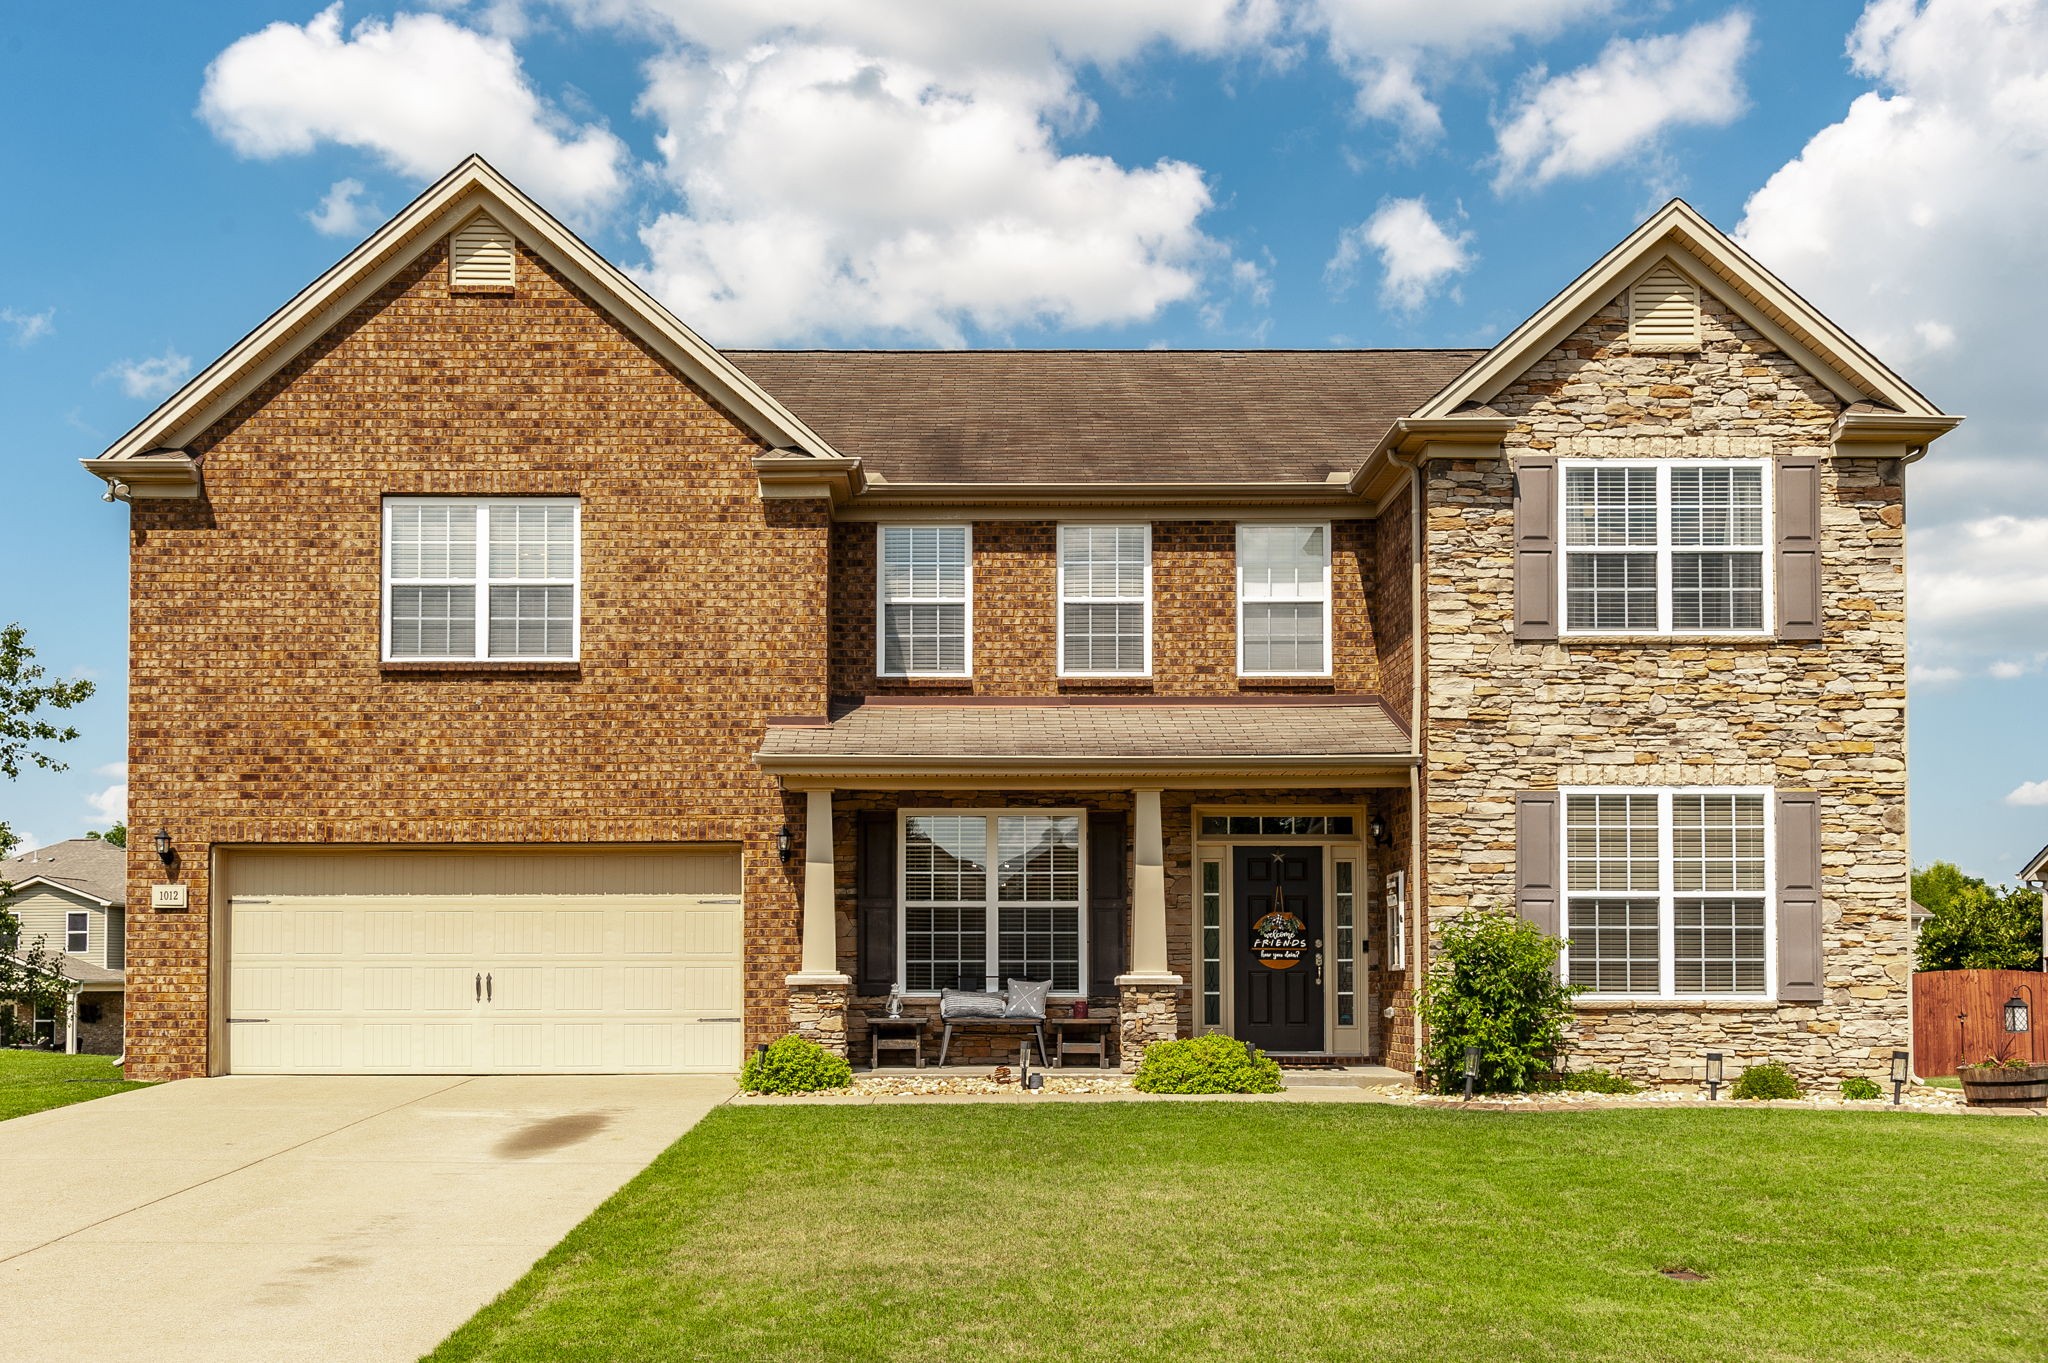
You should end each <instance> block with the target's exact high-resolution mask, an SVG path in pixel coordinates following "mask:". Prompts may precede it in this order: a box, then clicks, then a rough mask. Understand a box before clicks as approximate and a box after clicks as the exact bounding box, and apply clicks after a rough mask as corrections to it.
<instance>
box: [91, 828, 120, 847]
mask: <svg viewBox="0 0 2048 1363" xmlns="http://www.w3.org/2000/svg"><path fill="white" fill-rule="evenodd" d="M85 836H86V837H87V838H89V839H91V840H92V841H93V842H103V843H105V844H106V845H107V846H109V847H124V848H125V847H126V846H127V845H128V825H127V824H125V823H117V824H115V825H114V826H113V827H112V828H109V829H108V830H107V831H106V832H104V833H101V832H98V831H93V832H88V833H87V834H86V835H85Z"/></svg>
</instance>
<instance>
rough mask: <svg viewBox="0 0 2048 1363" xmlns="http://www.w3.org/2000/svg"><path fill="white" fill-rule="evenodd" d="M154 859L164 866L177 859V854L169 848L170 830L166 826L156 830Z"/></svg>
mask: <svg viewBox="0 0 2048 1363" xmlns="http://www.w3.org/2000/svg"><path fill="white" fill-rule="evenodd" d="M156 859H157V860H158V861H160V862H162V863H163V864H164V865H165V866H166V867H168V866H169V865H170V864H171V863H172V862H173V861H176V860H177V859H178V854H177V853H176V852H173V851H172V850H171V830H170V829H168V828H159V829H157V831H156Z"/></svg>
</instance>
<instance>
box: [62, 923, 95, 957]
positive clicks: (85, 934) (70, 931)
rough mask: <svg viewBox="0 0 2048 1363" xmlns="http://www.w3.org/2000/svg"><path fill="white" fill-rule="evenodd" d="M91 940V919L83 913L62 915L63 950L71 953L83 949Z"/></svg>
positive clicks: (86, 947)
mask: <svg viewBox="0 0 2048 1363" xmlns="http://www.w3.org/2000/svg"><path fill="white" fill-rule="evenodd" d="M91 942H92V928H91V920H90V919H88V918H87V917H86V916H85V915H84V914H83V913H77V912H73V913H67V914H65V915H64V950H66V951H68V952H71V953H73V954H74V955H75V954H77V953H78V952H81V951H85V950H86V949H88V947H89V946H90V945H91Z"/></svg>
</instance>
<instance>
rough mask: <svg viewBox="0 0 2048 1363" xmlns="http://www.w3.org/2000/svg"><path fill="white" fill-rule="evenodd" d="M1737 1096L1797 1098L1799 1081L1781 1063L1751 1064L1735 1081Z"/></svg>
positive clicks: (1800, 1095)
mask: <svg viewBox="0 0 2048 1363" xmlns="http://www.w3.org/2000/svg"><path fill="white" fill-rule="evenodd" d="M1733 1092H1734V1095H1735V1096H1736V1097H1737V1098H1755V1099H1767V1098H1799V1097H1803V1096H1804V1095H1803V1094H1801V1093H1800V1092H1799V1083H1798V1081H1797V1080H1795V1079H1794V1078H1793V1077H1792V1071H1790V1070H1788V1069H1786V1068H1785V1067H1784V1066H1783V1065H1777V1064H1771V1065H1751V1066H1750V1067H1749V1068H1748V1069H1746V1070H1744V1071H1743V1072H1742V1077H1741V1078H1740V1079H1737V1080H1736V1081H1735V1088H1734V1090H1733Z"/></svg>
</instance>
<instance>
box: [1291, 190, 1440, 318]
mask: <svg viewBox="0 0 2048 1363" xmlns="http://www.w3.org/2000/svg"><path fill="white" fill-rule="evenodd" d="M1471 240H1472V235H1471V233H1469V232H1458V233H1456V234H1453V233H1451V232H1447V231H1445V230H1444V227H1443V225H1442V224H1441V223H1439V222H1438V221H1437V220H1436V219H1435V218H1433V217H1431V216H1430V212H1429V205H1428V204H1427V203H1426V202H1424V201H1423V200H1422V199H1419V198H1416V199H1388V200H1386V201H1384V202H1383V203H1381V204H1380V206H1379V208H1378V209H1377V210H1376V211H1375V212H1374V213H1373V215H1372V216H1371V217H1370V218H1368V219H1366V220H1365V221H1364V222H1362V223H1359V224H1357V225H1356V226H1354V227H1348V228H1346V229H1345V230H1344V231H1343V232H1341V233H1339V234H1338V237H1337V253H1336V254H1335V255H1334V256H1332V257H1331V258H1330V261H1329V264H1328V265H1326V266H1325V267H1324V268H1323V278H1324V280H1325V282H1326V283H1328V284H1329V285H1330V286H1331V288H1332V289H1334V290H1335V291H1336V292H1337V293H1339V294H1341V293H1343V292H1344V291H1345V290H1346V289H1348V288H1349V287H1350V286H1351V284H1352V282H1353V280H1354V279H1356V277H1357V274H1358V269H1359V266H1360V265H1361V264H1362V262H1363V259H1364V256H1365V253H1366V252H1367V251H1372V252H1375V253H1377V254H1378V256H1379V260H1380V302H1381V304H1382V305H1384V306H1386V307H1389V308H1393V309H1395V310H1397V311H1400V312H1414V311H1416V310H1417V309H1419V308H1421V307H1422V305H1423V304H1424V303H1426V302H1428V301H1429V298H1430V296H1431V295H1432V294H1433V293H1435V292H1436V291H1437V289H1439V288H1441V287H1442V286H1443V284H1444V282H1445V281H1446V280H1448V279H1449V278H1450V277H1451V276H1452V275H1455V274H1461V273H1463V272H1464V271H1466V270H1469V269H1471V268H1472V252H1471V249H1470V246H1471Z"/></svg>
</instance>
